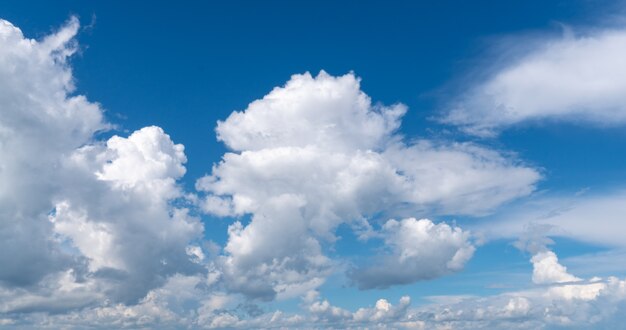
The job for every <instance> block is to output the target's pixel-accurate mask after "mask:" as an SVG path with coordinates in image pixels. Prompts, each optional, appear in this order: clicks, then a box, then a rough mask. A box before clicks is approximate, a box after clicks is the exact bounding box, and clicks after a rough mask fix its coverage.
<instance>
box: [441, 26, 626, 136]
mask: <svg viewBox="0 0 626 330" xmlns="http://www.w3.org/2000/svg"><path fill="white" fill-rule="evenodd" d="M522 43H523V42H522ZM532 44H534V45H538V46H537V47H536V48H535V49H533V50H531V51H529V52H527V53H526V54H525V55H523V56H521V58H519V59H517V58H518V57H516V60H515V61H514V62H512V63H511V62H510V63H509V64H508V65H505V66H504V67H502V68H500V69H499V70H497V71H496V72H495V73H494V74H493V75H492V76H491V77H490V78H489V79H487V80H486V81H484V82H482V83H480V84H479V85H478V86H476V87H475V88H472V89H471V90H469V91H468V92H467V93H466V94H465V95H464V96H463V97H461V98H460V99H458V100H457V101H456V102H455V104H454V105H453V106H452V108H451V110H450V111H449V112H448V113H447V115H446V116H445V118H444V121H445V122H447V123H451V124H454V125H459V126H460V127H461V128H462V129H464V130H466V131H468V132H470V133H473V134H478V135H493V134H494V133H496V132H497V131H498V130H500V129H502V128H506V127H508V126H511V125H515V124H518V123H524V122H531V121H538V120H556V121H570V122H585V123H591V124H595V125H611V126H612V125H623V124H624V123H626V106H624V104H626V96H625V95H626V59H625V58H624V56H623V54H624V53H625V52H626V30H623V29H616V30H605V31H596V32H592V33H589V34H586V35H573V34H566V36H564V37H563V38H562V39H549V40H545V41H544V42H539V43H537V42H535V43H532Z"/></svg>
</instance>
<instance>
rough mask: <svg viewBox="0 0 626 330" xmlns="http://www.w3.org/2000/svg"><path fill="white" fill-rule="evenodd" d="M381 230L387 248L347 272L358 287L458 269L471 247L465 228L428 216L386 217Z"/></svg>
mask: <svg viewBox="0 0 626 330" xmlns="http://www.w3.org/2000/svg"><path fill="white" fill-rule="evenodd" d="M382 233H383V236H384V240H385V244H386V246H388V247H389V248H390V250H391V251H390V253H388V254H384V255H379V256H377V257H376V258H375V259H374V262H373V265H371V266H366V267H362V268H357V269H355V270H353V271H352V272H351V273H350V277H351V278H352V280H353V281H355V282H356V283H357V284H358V286H359V288H362V289H370V288H386V287H389V286H391V285H397V284H407V283H413V282H416V281H418V280H424V279H431V278H435V277H439V276H441V275H445V274H448V273H451V272H455V271H459V270H461V269H463V266H464V265H465V263H466V262H467V261H468V260H469V259H470V258H471V257H472V255H473V253H474V250H475V248H474V246H473V245H472V244H471V242H470V241H469V237H470V235H469V233H468V232H465V231H463V230H461V229H460V228H458V227H450V226H449V225H447V224H445V223H439V224H434V223H433V222H432V221H430V220H428V219H421V220H416V219H414V218H409V219H403V220H401V221H396V220H389V221H387V223H385V225H384V226H383V231H382Z"/></svg>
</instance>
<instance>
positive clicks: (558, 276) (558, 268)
mask: <svg viewBox="0 0 626 330" xmlns="http://www.w3.org/2000/svg"><path fill="white" fill-rule="evenodd" d="M530 261H531V262H532V264H533V282H534V283H537V284H547V283H563V282H576V281H580V280H581V279H580V278H578V277H576V276H574V275H571V274H569V273H568V272H567V268H566V267H565V266H563V265H561V264H560V263H559V259H558V258H557V257H556V254H555V253H554V252H552V251H545V252H539V253H537V254H535V255H534V256H533V257H532V258H531V259H530Z"/></svg>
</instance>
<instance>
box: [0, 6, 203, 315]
mask: <svg viewBox="0 0 626 330" xmlns="http://www.w3.org/2000/svg"><path fill="white" fill-rule="evenodd" d="M78 28H79V24H78V21H77V20H76V19H75V18H72V19H70V20H69V21H68V22H67V23H66V24H65V25H64V26H63V27H62V28H61V29H60V30H58V31H57V32H55V33H53V34H51V35H49V36H47V37H45V38H43V39H42V40H32V39H27V38H25V37H24V36H23V35H22V32H21V31H20V30H19V29H18V28H17V27H15V26H13V25H11V24H10V23H8V22H6V21H0V108H1V109H2V116H0V153H2V154H3V155H5V156H6V157H1V158H0V182H2V184H1V185H0V264H1V265H2V267H0V301H1V302H2V303H0V313H2V315H4V316H7V317H6V318H3V320H12V318H13V317H14V316H15V315H20V314H21V313H44V312H55V313H63V312H66V311H70V310H75V309H80V308H83V307H85V306H94V305H101V304H103V303H111V304H115V303H129V304H131V303H134V302H137V301H141V300H142V299H143V300H145V299H147V298H145V297H146V294H147V293H148V292H150V291H151V290H153V289H154V288H156V287H159V286H161V285H162V284H163V283H165V282H166V281H167V279H168V278H169V277H171V276H173V275H174V274H188V275H190V274H197V273H203V272H205V270H204V269H202V268H200V267H199V266H198V265H197V263H195V262H193V260H192V258H191V257H190V256H189V255H188V253H187V249H188V247H189V245H190V244H191V243H193V241H194V240H196V239H197V238H198V237H199V236H201V235H202V230H203V229H202V225H201V224H200V222H199V221H198V219H195V218H193V217H191V216H189V214H188V210H186V209H185V208H181V207H178V208H176V207H173V206H172V203H171V202H172V201H173V200H174V199H177V198H180V197H181V196H182V192H181V191H180V189H179V188H178V186H177V183H176V180H177V179H179V178H180V177H181V176H182V175H183V174H184V173H185V168H184V165H183V164H184V163H185V162H186V159H185V155H184V152H183V147H182V145H177V144H174V143H173V142H172V141H171V140H170V138H169V136H168V135H167V134H165V133H164V132H163V130H161V129H160V128H158V127H147V128H143V129H141V130H138V131H136V132H134V133H132V134H131V135H130V136H129V137H128V138H124V137H119V136H114V137H112V138H110V139H109V140H108V141H106V142H100V141H97V140H95V138H94V135H95V134H96V133H97V132H99V131H102V130H106V129H110V128H111V126H110V125H109V124H107V123H106V121H105V120H104V118H103V110H102V108H101V107H100V105H98V104H97V103H92V102H90V101H88V100H87V99H86V98H85V97H84V96H82V95H76V94H75V93H74V86H73V77H72V71H71V68H70V67H69V65H68V58H69V56H71V55H72V54H73V53H74V52H75V51H76V50H77V45H76V43H75V42H74V40H73V37H74V36H75V34H76V33H77V31H78ZM3 322H5V321H3ZM5 323H7V324H10V323H13V321H6V322H5Z"/></svg>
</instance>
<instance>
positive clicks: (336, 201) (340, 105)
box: [196, 71, 540, 299]
mask: <svg viewBox="0 0 626 330" xmlns="http://www.w3.org/2000/svg"><path fill="white" fill-rule="evenodd" d="M405 112H406V108H405V107H404V106H403V105H399V104H397V105H393V106H384V105H374V104H372V101H371V99H370V98H369V97H368V96H367V95H366V94H365V93H363V92H362V91H361V89H360V82H359V79H358V78H356V77H355V76H354V74H352V73H349V74H347V75H344V76H339V77H333V76H330V75H328V74H327V73H325V72H323V71H322V72H321V73H320V74H319V75H318V76H317V77H313V76H311V75H310V74H308V73H306V74H302V75H294V76H292V78H291V79H290V80H289V81H288V82H287V83H286V84H285V86H283V87H276V88H274V90H272V91H271V92H270V93H269V94H268V95H266V96H265V97H263V98H262V99H260V100H257V101H254V102H252V103H251V104H250V105H249V106H248V108H247V109H245V110H244V111H240V112H234V113H232V114H231V115H230V116H229V117H228V118H227V119H226V120H225V121H220V122H219V123H218V126H217V129H216V131H217V135H218V138H219V139H220V140H221V141H223V142H224V143H225V144H226V145H227V146H228V147H230V148H231V150H232V152H228V153H226V154H224V156H223V158H222V161H221V162H220V163H218V164H216V165H215V166H214V167H213V169H212V172H211V174H210V175H207V176H206V177H204V178H202V179H200V180H198V181H197V183H196V188H197V189H198V190H200V191H204V192H206V196H205V197H204V201H203V202H200V205H201V207H202V208H203V209H204V210H205V211H207V212H209V213H212V214H215V215H220V216H245V215H250V216H251V221H250V223H249V224H248V225H245V226H244V225H243V224H242V223H240V222H237V223H235V224H233V225H232V226H231V227H230V229H229V240H228V243H227V244H226V247H225V252H226V255H225V256H223V258H222V264H223V265H224V269H225V272H224V275H225V279H226V281H227V282H229V283H230V284H229V286H230V287H231V288H232V289H233V290H234V291H239V292H243V293H245V294H247V295H249V296H253V297H260V298H264V299H270V298H272V297H273V296H274V295H276V294H278V295H280V296H283V297H287V296H293V295H295V294H296V292H300V294H302V293H304V292H306V291H307V290H310V289H314V288H315V286H316V285H319V284H321V283H323V279H324V278H325V275H326V274H327V273H328V271H329V270H330V268H331V267H332V263H331V262H330V260H328V259H327V258H326V257H325V256H324V255H323V253H322V251H323V249H322V247H323V245H324V244H327V243H332V242H334V241H335V240H336V239H337V238H336V237H335V230H336V229H337V227H338V226H339V225H341V224H348V225H350V226H352V227H354V228H361V229H363V230H365V231H367V232H368V233H369V234H364V233H360V236H362V237H363V238H365V237H369V236H372V235H373V233H374V232H375V229H374V226H373V225H372V224H374V225H375V224H376V223H375V222H372V223H370V222H369V221H370V220H379V219H378V218H380V217H382V216H390V217H391V216H394V215H399V216H406V214H407V213H410V214H424V213H430V214H474V215H475V214H484V213H487V212H490V211H491V210H493V209H494V208H496V207H498V206H499V205H501V204H503V203H506V202H508V201H510V200H513V199H515V198H518V197H521V196H526V195H528V194H530V193H531V192H532V191H533V190H534V187H535V183H536V182H537V181H538V180H539V179H540V174H539V173H538V172H537V171H536V170H535V169H532V168H529V167H527V166H524V165H523V164H520V163H519V162H518V161H516V160H515V157H514V156H513V155H507V154H504V153H500V152H497V151H494V150H490V149H487V148H484V147H481V146H478V145H474V144H468V143H466V144H460V143H447V142H436V141H428V140H420V141H416V142H414V143H410V144H407V143H405V142H404V141H403V137H402V136H401V135H400V134H399V133H398V132H397V129H398V128H399V126H400V120H401V118H402V116H403V115H404V113H405ZM436 228H440V227H436ZM429 234H430V233H429ZM428 242H430V241H428ZM462 251H463V252H459V255H458V256H457V257H454V254H453V255H451V256H449V259H448V260H446V261H445V262H444V265H443V266H441V265H440V264H437V265H436V266H428V265H422V266H420V267H423V268H424V269H428V271H425V272H423V273H424V274H423V275H418V276H413V275H407V276H406V278H407V279H405V280H402V281H399V282H403V283H408V282H410V281H411V280H408V278H413V279H415V278H420V277H424V278H427V277H429V276H430V277H433V276H437V275H440V274H443V273H446V272H447V271H449V270H459V269H460V268H461V266H462V265H463V263H464V262H465V261H466V260H467V258H469V257H470V256H471V252H469V249H462ZM419 258H422V260H421V261H422V262H424V263H427V262H430V261H431V260H430V259H429V258H426V257H424V256H421V257H419ZM433 259H436V262H439V259H438V258H433ZM453 259H454V260H453ZM448 262H449V265H445V264H446V263H448ZM441 267H443V268H445V271H444V270H441V271H431V270H433V269H434V268H441ZM414 268H415V267H414ZM414 271H416V270H415V269H413V270H410V271H407V272H409V273H413V272H414ZM426 273H429V274H426ZM281 282H284V283H283V284H281ZM392 282H398V281H392ZM399 282H398V283H399Z"/></svg>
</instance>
